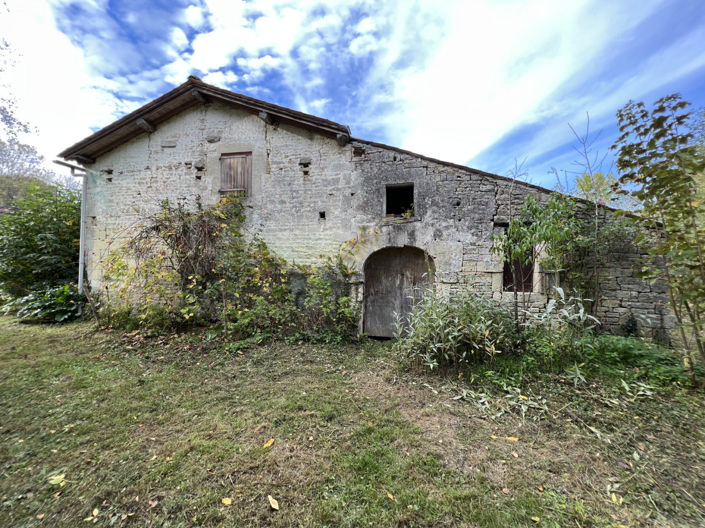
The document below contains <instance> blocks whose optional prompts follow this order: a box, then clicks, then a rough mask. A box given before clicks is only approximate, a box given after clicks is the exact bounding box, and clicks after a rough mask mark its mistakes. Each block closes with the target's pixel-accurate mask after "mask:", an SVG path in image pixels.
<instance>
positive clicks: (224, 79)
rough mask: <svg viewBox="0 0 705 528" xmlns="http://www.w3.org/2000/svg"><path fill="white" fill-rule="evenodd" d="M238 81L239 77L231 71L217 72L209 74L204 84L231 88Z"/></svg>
mask: <svg viewBox="0 0 705 528" xmlns="http://www.w3.org/2000/svg"><path fill="white" fill-rule="evenodd" d="M237 81H238V76H237V75H235V74H234V73H233V72H231V71H228V72H222V71H217V72H213V73H209V74H208V75H206V76H205V77H203V82H207V83H209V84H214V85H215V86H220V87H221V88H229V87H230V85H234V84H235V83H236V82H237Z"/></svg>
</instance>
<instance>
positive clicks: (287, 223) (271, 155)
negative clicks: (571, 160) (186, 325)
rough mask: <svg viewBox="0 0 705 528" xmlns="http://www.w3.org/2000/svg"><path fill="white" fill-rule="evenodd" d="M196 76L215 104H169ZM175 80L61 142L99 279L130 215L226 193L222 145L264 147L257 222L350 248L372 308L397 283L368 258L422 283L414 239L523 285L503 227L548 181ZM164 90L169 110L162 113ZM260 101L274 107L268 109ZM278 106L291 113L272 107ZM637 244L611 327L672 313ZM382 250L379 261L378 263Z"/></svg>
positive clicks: (280, 237) (306, 245)
mask: <svg viewBox="0 0 705 528" xmlns="http://www.w3.org/2000/svg"><path fill="white" fill-rule="evenodd" d="M193 87H196V88H198V90H201V91H202V92H204V93H207V94H209V95H210V99H206V101H207V104H202V103H197V104H194V103H193V101H190V102H188V103H179V104H181V105H182V106H183V108H181V107H177V106H173V107H169V106H168V105H169V104H173V105H176V103H173V101H176V100H177V98H178V97H181V98H182V99H179V101H181V100H184V101H189V100H188V99H185V98H186V97H187V96H188V90H189V89H191V88H193ZM170 94H175V95H170ZM170 94H166V95H165V96H163V97H162V98H160V99H158V100H156V101H154V102H153V103H150V104H149V105H146V106H145V107H143V109H140V110H138V111H136V112H135V113H133V114H130V115H129V116H126V117H125V118H123V119H122V120H120V121H118V122H117V123H115V124H113V125H110V126H109V127H106V129H104V131H101V132H98V133H96V134H95V135H94V136H91V137H90V138H87V139H86V140H83V141H82V142H80V143H78V144H77V145H75V146H74V147H71V148H69V149H67V150H66V151H64V153H62V155H63V156H64V157H66V158H67V159H74V160H75V159H85V160H87V161H90V163H87V164H86V166H87V168H88V169H89V175H88V180H87V193H86V197H85V199H86V203H87V217H88V219H87V225H86V238H85V248H86V253H87V260H86V264H87V270H88V278H89V280H90V281H91V284H92V285H93V287H100V284H101V277H102V265H103V260H104V259H105V257H106V256H107V255H108V253H109V251H110V250H111V249H114V248H116V247H117V246H118V244H119V243H120V242H121V241H122V240H123V239H124V237H126V236H129V235H130V227H131V226H134V225H135V224H136V223H138V222H139V221H140V220H141V219H142V218H144V216H145V215H146V214H148V213H150V212H154V211H156V210H157V208H158V207H159V204H160V203H161V202H162V201H163V200H164V199H169V200H171V201H179V200H182V199H184V198H185V199H187V200H188V201H189V203H194V201H195V199H196V196H200V199H201V200H202V203H203V204H204V205H205V206H208V205H213V204H215V203H217V201H218V200H219V199H220V196H221V195H220V193H219V190H220V189H219V186H220V156H221V155H222V154H233V153H251V157H252V175H251V185H250V189H249V194H248V197H247V198H246V199H245V205H246V214H247V225H248V227H249V229H251V230H252V231H253V232H255V231H256V232H258V233H259V234H261V236H262V237H263V238H264V239H265V241H266V242H267V243H268V245H269V246H270V247H271V248H272V249H273V250H274V251H276V252H277V253H278V254H280V255H281V256H283V257H284V258H285V259H287V260H288V261H290V262H295V263H298V264H312V265H316V264H320V263H322V256H329V255H335V254H337V253H339V252H341V251H342V250H346V251H345V254H346V255H347V258H348V259H349V264H350V265H351V266H352V267H353V268H354V269H355V270H356V271H358V276H357V279H356V281H357V288H358V292H359V294H360V295H361V296H365V297H366V298H367V297H369V296H371V295H375V294H379V295H380V296H379V299H378V300H379V302H378V303H376V304H374V303H373V304H371V305H369V310H372V309H375V310H377V309H380V308H379V306H384V305H385V303H386V302H387V301H386V300H385V299H386V297H384V295H388V294H389V292H386V293H384V292H382V293H380V292H379V291H377V289H378V287H377V286H376V284H377V283H374V284H373V283H366V281H367V279H369V277H368V278H366V277H365V271H366V269H368V271H369V270H373V269H375V270H379V269H382V270H383V272H384V273H388V274H389V275H390V279H389V281H386V279H385V280H383V281H382V282H383V283H384V282H388V283H389V284H388V285H387V286H388V287H390V288H399V289H401V290H403V289H405V288H406V289H409V288H413V287H414V285H416V284H417V283H418V281H420V280H422V279H421V278H420V276H418V273H417V275H416V276H414V277H411V276H410V273H411V272H410V269H405V268H404V266H405V265H404V259H405V257H404V253H403V252H404V251H406V249H405V248H408V250H409V251H412V253H409V257H410V258H411V257H412V256H413V255H415V253H413V250H414V249H413V248H416V251H418V250H420V251H422V252H423V254H424V255H426V259H427V261H428V264H430V265H431V266H432V270H431V271H432V272H433V278H434V281H435V282H436V283H437V284H438V285H439V287H441V288H444V289H446V290H449V291H452V290H454V289H458V288H466V287H469V288H472V289H474V290H475V291H477V292H479V293H482V294H484V295H488V296H490V295H491V296H494V297H495V298H497V299H501V298H503V297H504V296H506V297H509V296H510V295H508V294H506V293H503V292H502V269H503V265H502V262H501V261H500V260H499V258H498V257H497V256H495V255H493V254H492V253H491V239H490V237H491V235H492V233H493V232H498V231H499V230H501V229H502V228H503V227H502V226H503V225H506V223H507V221H508V219H509V216H510V209H512V210H514V211H516V210H518V209H519V207H521V204H522V203H523V201H524V199H525V197H526V195H527V194H528V193H532V194H534V195H536V196H537V197H538V199H539V200H544V201H545V200H548V197H549V191H547V190H545V189H542V188H539V187H536V186H532V185H528V184H523V183H519V182H515V181H511V180H509V179H507V178H502V177H499V176H496V175H492V174H488V173H483V172H481V171H476V170H473V169H469V168H467V167H463V166H459V165H454V164H450V163H445V162H442V161H438V160H434V159H431V158H427V157H424V156H421V155H417V154H413V153H410V152H406V151H403V150H400V149H396V148H393V147H389V146H386V145H380V144H377V143H371V142H366V141H362V140H355V139H350V138H349V137H348V136H347V135H346V134H345V133H344V130H345V129H344V127H342V126H341V125H336V124H334V123H330V122H326V121H325V120H319V119H318V118H313V117H312V116H305V115H303V114H301V115H299V114H296V113H294V115H293V117H292V116H290V115H289V114H290V113H292V112H293V111H288V110H286V109H278V107H273V109H272V107H271V105H269V106H267V103H263V102H258V101H254V100H249V99H246V100H245V103H246V105H245V106H243V105H242V104H240V102H239V99H237V100H234V101H233V98H236V97H242V96H236V94H231V93H230V92H225V91H222V90H220V89H216V88H214V87H210V86H209V85H206V84H204V83H202V82H200V81H199V80H195V79H189V81H187V83H185V84H184V85H182V86H181V87H179V88H177V89H175V90H174V91H173V92H170ZM231 95H232V98H230V96H231ZM219 98H220V99H219ZM199 101H201V99H200V98H199ZM252 101H254V103H253V102H252ZM177 102H178V101H177ZM160 104H161V105H163V107H164V108H167V109H169V112H166V111H163V112H162V114H160V113H159V112H160V108H162V106H160ZM247 105H251V106H247ZM258 105H259V106H261V107H262V108H263V109H264V110H267V112H274V113H273V114H272V113H267V112H264V111H259V112H258V109H259V106H258ZM177 110H178V111H177ZM279 111H281V115H280V117H279V118H272V115H274V116H275V117H276V116H277V115H278V114H277V113H276V112H279ZM287 112H289V114H288V113H287ZM140 116H141V117H140ZM160 116H161V117H160ZM301 116H303V117H301ZM138 117H139V118H140V119H145V120H147V121H149V120H150V119H151V120H152V122H153V123H156V124H155V125H150V127H149V128H148V130H149V131H148V132H144V131H143V132H141V133H139V132H133V133H130V134H129V135H128V134H127V133H124V134H123V132H121V131H122V130H124V129H126V128H127V127H128V126H130V123H132V122H134V121H135V120H136V119H137V118H138ZM308 118H310V119H308ZM160 119H161V121H160ZM307 119H308V120H307ZM316 120H318V121H316ZM309 121H314V125H311V124H310V122H309ZM316 127H319V128H320V130H319V128H316ZM336 127H337V128H336ZM331 129H332V130H333V132H336V134H333V133H331ZM101 134H102V135H101ZM120 134H123V136H120ZM341 136H342V138H341ZM125 138H127V139H125ZM109 141H113V143H109ZM101 142H102V143H101ZM95 145H102V146H101V148H98V147H96V146H95ZM91 155H92V156H95V159H91V157H90V156H91ZM412 186H413V191H411V187H412ZM399 188H403V189H405V190H406V191H407V192H413V214H412V213H411V212H409V214H407V215H405V216H407V217H400V216H399V215H396V216H388V213H387V210H386V207H387V206H386V203H387V195H388V193H393V192H394V190H395V189H399ZM351 248H353V250H352V251H351V252H349V253H348V252H347V250H349V249H351ZM388 248H399V251H401V252H402V253H401V254H400V255H401V257H399V255H397V256H395V257H392V255H391V253H388V251H387V253H385V251H386V250H388ZM634 251H636V250H634ZM385 255H386V257H385ZM636 256H637V255H636V253H634V252H632V253H629V252H628V253H627V254H624V255H621V256H620V259H615V262H614V264H613V265H610V268H609V269H604V270H603V275H604V277H603V284H604V287H603V290H604V292H605V300H604V301H603V302H602V304H601V306H600V312H599V314H598V315H599V316H600V317H601V319H602V320H603V321H604V322H605V323H606V324H607V325H608V326H610V327H618V326H619V325H620V324H621V323H623V322H624V320H625V319H626V317H628V315H629V313H630V312H633V313H635V314H637V315H643V316H644V317H646V318H647V320H649V321H650V322H649V323H648V325H650V326H658V325H660V324H666V325H668V324H671V322H670V320H668V321H666V320H664V316H663V313H662V311H663V307H662V305H663V304H664V303H665V300H666V299H665V297H664V295H663V294H664V291H663V290H662V289H659V288H658V287H656V288H652V287H650V286H649V285H647V284H644V283H643V282H642V281H640V280H639V279H637V278H635V277H634V274H633V271H632V269H633V268H632V266H633V264H634V263H635V259H636ZM382 257H384V258H392V259H396V258H401V260H390V261H385V260H384V258H382ZM380 258H382V259H381V260H380ZM372 262H376V263H377V264H376V266H372V267H370V266H369V264H370V263H372ZM385 262H401V264H399V265H398V266H401V268H404V269H389V270H388V271H387V270H385V265H386V264H385ZM422 264H423V263H421V264H418V263H417V265H416V266H417V268H418V267H419V266H421V265H422ZM394 266H397V264H394ZM370 272H371V271H370ZM411 275H413V273H412V274H411ZM376 280H378V279H376ZM423 280H426V279H423ZM395 281H396V282H395ZM534 283H535V285H536V286H535V288H534V293H533V294H532V295H533V299H534V300H535V301H539V302H541V301H544V300H545V297H544V296H543V284H544V282H543V281H542V280H541V274H540V270H538V269H537V270H536V274H535V281H534ZM382 286H384V284H382ZM387 286H385V287H387ZM376 288H377V289H376ZM375 292H377V293H375ZM404 295H405V294H400V296H401V297H404ZM397 297H399V296H397ZM389 302H397V303H399V302H403V301H399V299H397V300H396V301H393V300H391V301H389ZM380 303H381V304H380ZM388 309H389V310H392V309H393V307H389V308H388Z"/></svg>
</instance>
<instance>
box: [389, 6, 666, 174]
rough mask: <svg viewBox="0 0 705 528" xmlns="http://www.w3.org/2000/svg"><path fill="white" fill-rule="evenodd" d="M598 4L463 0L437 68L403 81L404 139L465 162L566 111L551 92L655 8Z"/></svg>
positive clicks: (410, 144) (416, 146)
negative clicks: (505, 138) (507, 137)
mask: <svg viewBox="0 0 705 528" xmlns="http://www.w3.org/2000/svg"><path fill="white" fill-rule="evenodd" d="M652 4H653V2H652ZM599 7H600V9H599V10H598V9H597V8H596V5H594V4H591V3H590V2H589V1H587V0H582V1H575V2H564V1H563V0H546V1H536V2H531V3H525V2H517V3H511V2H509V3H502V4H498V3H496V2H490V1H489V0H486V1H483V2H473V3H467V4H463V5H462V7H461V6H455V9H454V12H453V13H446V14H447V16H448V17H449V19H452V20H453V21H454V23H453V25H452V26H451V27H450V28H448V38H447V39H446V40H445V42H443V44H442V45H441V46H440V47H439V48H438V49H437V50H436V53H435V57H434V59H433V60H432V61H431V63H430V64H431V65H430V67H428V68H426V69H424V70H422V71H419V72H415V73H412V74H411V75H408V76H406V77H404V78H401V79H400V80H399V82H398V83H397V88H396V92H397V94H398V95H399V97H400V98H401V99H402V100H403V101H404V106H405V108H407V110H408V111H407V113H406V115H405V117H406V121H407V126H406V127H405V130H407V132H406V134H404V135H403V136H401V137H399V139H400V140H401V143H402V144H403V145H404V146H405V147H407V148H410V149H412V150H420V151H422V152H426V153H428V154H430V155H433V156H437V157H440V158H442V159H448V160H452V161H456V162H461V163H462V162H465V161H466V160H468V159H470V158H472V157H473V156H475V155H476V154H478V153H479V152H481V151H482V150H483V149H485V148H487V147H488V146H490V145H491V144H493V143H494V142H495V141H497V140H498V139H500V138H501V137H502V136H503V135H504V134H505V133H507V132H508V131H509V130H511V129H512V128H514V127H515V126H517V125H520V124H522V123H530V122H534V121H536V120H537V119H538V118H540V117H541V116H545V115H546V114H547V113H549V114H550V113H556V112H560V111H561V109H560V108H554V107H551V106H548V107H547V106H546V103H547V102H548V101H550V96H551V95H552V93H553V92H554V91H555V90H556V89H557V88H558V87H560V86H561V85H562V84H563V83H566V82H568V81H569V80H570V79H571V77H573V76H575V75H578V74H579V73H580V71H581V70H582V69H584V68H587V67H590V63H591V61H593V60H594V59H595V57H596V56H597V55H598V54H599V53H600V52H601V51H602V50H603V48H604V46H605V45H606V44H607V43H608V42H609V38H610V37H612V36H614V35H618V34H619V33H620V32H621V31H623V29H624V28H625V27H631V26H632V25H634V24H636V23H637V22H638V21H639V20H641V19H642V18H643V17H645V16H646V15H648V13H649V8H650V7H652V6H650V5H648V3H643V2H641V3H640V8H639V10H638V12H635V10H634V9H631V10H629V12H626V11H623V10H621V9H620V6H612V7H610V6H607V5H602V4H600V6H599ZM442 102H452V103H450V104H446V105H444V104H443V103H442Z"/></svg>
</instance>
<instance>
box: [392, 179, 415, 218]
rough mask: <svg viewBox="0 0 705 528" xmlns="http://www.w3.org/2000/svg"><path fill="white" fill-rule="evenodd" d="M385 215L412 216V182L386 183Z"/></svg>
mask: <svg viewBox="0 0 705 528" xmlns="http://www.w3.org/2000/svg"><path fill="white" fill-rule="evenodd" d="M386 198H387V201H386V208H385V214H386V215H387V216H403V217H407V218H410V217H412V216H414V184H413V183H403V184H401V185H387V197H386Z"/></svg>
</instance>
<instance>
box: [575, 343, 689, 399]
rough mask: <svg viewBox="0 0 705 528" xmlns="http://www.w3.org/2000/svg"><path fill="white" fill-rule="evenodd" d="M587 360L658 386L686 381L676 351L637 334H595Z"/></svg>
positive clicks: (592, 363) (607, 371)
mask: <svg viewBox="0 0 705 528" xmlns="http://www.w3.org/2000/svg"><path fill="white" fill-rule="evenodd" d="M586 363H587V364H589V365H593V366H596V365H599V370H600V371H601V372H604V373H606V374H614V375H616V376H618V377H624V376H625V375H627V376H628V377H632V378H635V379H645V380H648V382H649V383H653V384H655V385H661V386H665V385H669V384H671V383H675V382H678V381H681V382H687V376H686V373H685V370H684V366H683V359H682V357H681V355H680V354H679V353H678V352H677V351H674V350H669V349H666V348H664V347H662V346H659V345H657V344H655V343H652V342H649V341H647V340H644V339H639V338H636V337H622V336H614V335H609V334H600V335H597V336H595V338H594V339H593V340H592V342H591V343H590V345H589V346H588V347H587V356H586ZM700 374H701V375H702V372H700Z"/></svg>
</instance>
